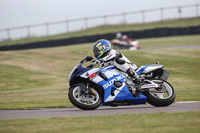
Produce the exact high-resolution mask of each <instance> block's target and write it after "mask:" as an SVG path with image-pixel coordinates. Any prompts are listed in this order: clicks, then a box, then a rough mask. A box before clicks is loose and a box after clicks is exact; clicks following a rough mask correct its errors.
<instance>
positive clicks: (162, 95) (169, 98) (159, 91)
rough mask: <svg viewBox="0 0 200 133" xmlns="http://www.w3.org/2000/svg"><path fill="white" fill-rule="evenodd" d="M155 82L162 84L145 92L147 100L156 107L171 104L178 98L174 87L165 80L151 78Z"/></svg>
mask: <svg viewBox="0 0 200 133" xmlns="http://www.w3.org/2000/svg"><path fill="white" fill-rule="evenodd" d="M151 81H153V82H154V83H158V84H160V87H159V88H151V89H149V90H148V91H146V92H144V93H143V94H144V95H145V96H146V97H147V102H148V103H149V104H151V105H153V106H156V107H163V106H169V105H170V104H172V103H173V102H174V100H175V98H176V92H175V90H174V88H173V87H172V86H171V85H170V84H169V83H168V82H167V81H164V80H160V79H155V80H151Z"/></svg>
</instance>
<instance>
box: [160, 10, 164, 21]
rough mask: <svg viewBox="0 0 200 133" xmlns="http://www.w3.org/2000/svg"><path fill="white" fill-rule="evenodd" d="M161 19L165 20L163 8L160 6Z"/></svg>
mask: <svg viewBox="0 0 200 133" xmlns="http://www.w3.org/2000/svg"><path fill="white" fill-rule="evenodd" d="M160 18H161V19H160V20H161V22H163V8H160Z"/></svg>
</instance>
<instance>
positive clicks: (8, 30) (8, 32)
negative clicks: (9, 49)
mask: <svg viewBox="0 0 200 133" xmlns="http://www.w3.org/2000/svg"><path fill="white" fill-rule="evenodd" d="M6 32H7V37H8V39H7V40H10V29H6Z"/></svg>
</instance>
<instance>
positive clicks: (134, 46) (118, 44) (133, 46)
mask: <svg viewBox="0 0 200 133" xmlns="http://www.w3.org/2000/svg"><path fill="white" fill-rule="evenodd" d="M111 43H112V45H113V46H114V49H129V50H138V49H140V46H139V43H138V41H136V40H132V41H130V42H129V43H127V42H126V41H120V40H118V39H113V40H111Z"/></svg>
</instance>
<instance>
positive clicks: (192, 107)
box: [0, 101, 200, 120]
mask: <svg viewBox="0 0 200 133" xmlns="http://www.w3.org/2000/svg"><path fill="white" fill-rule="evenodd" d="M189 111H200V101H190V102H189V101H188V102H177V103H173V104H171V105H170V106H168V107H154V106H152V105H149V104H142V105H132V106H118V107H110V106H100V107H99V108H97V109H96V110H89V111H84V110H80V109H78V108H76V107H66V108H41V109H35V110H0V120H9V119H25V118H47V117H81V116H99V115H101V116H102V115H103V116H104V115H116V114H137V113H159V112H189Z"/></svg>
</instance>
